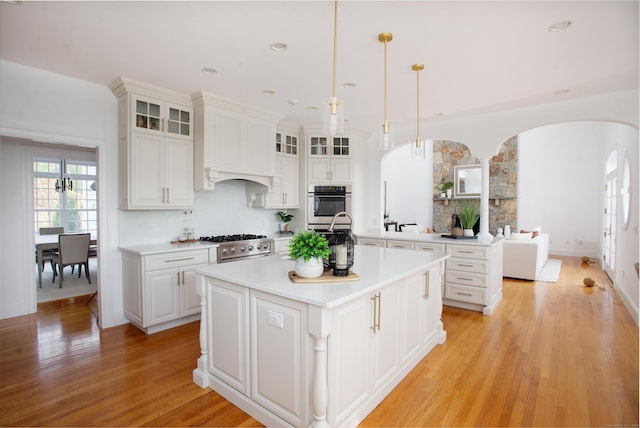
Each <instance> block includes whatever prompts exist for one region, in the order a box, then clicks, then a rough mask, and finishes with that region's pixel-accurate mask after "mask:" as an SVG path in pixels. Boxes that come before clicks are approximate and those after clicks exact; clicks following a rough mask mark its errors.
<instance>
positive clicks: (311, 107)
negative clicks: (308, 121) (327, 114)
mask: <svg viewBox="0 0 640 428" xmlns="http://www.w3.org/2000/svg"><path fill="white" fill-rule="evenodd" d="M307 110H318V107H316V106H309V107H307Z"/></svg>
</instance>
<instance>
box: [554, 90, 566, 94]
mask: <svg viewBox="0 0 640 428" xmlns="http://www.w3.org/2000/svg"><path fill="white" fill-rule="evenodd" d="M568 93H569V90H568V89H560V90H558V91H555V92H554V94H556V95H561V94H568Z"/></svg>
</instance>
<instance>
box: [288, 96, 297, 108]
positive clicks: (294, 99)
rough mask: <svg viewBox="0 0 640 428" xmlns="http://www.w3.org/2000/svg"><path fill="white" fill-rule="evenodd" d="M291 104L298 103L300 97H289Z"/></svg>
mask: <svg viewBox="0 0 640 428" xmlns="http://www.w3.org/2000/svg"><path fill="white" fill-rule="evenodd" d="M289 104H291V105H292V106H294V105H296V104H298V99H297V98H289Z"/></svg>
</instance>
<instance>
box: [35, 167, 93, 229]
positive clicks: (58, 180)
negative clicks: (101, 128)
mask: <svg viewBox="0 0 640 428" xmlns="http://www.w3.org/2000/svg"><path fill="white" fill-rule="evenodd" d="M33 198H34V201H33V207H34V232H35V233H36V234H37V233H38V231H39V229H40V228H41V227H60V226H63V227H64V230H65V232H68V233H74V232H89V233H92V234H94V235H97V232H98V223H97V201H96V163H95V162H94V161H78V160H70V159H54V158H34V160H33Z"/></svg>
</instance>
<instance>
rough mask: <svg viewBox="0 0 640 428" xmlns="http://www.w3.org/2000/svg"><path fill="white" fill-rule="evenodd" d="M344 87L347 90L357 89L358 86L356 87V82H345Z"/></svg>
mask: <svg viewBox="0 0 640 428" xmlns="http://www.w3.org/2000/svg"><path fill="white" fill-rule="evenodd" d="M342 86H344V87H345V88H355V87H356V86H358V85H356V83H354V82H344V83H343V84H342Z"/></svg>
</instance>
